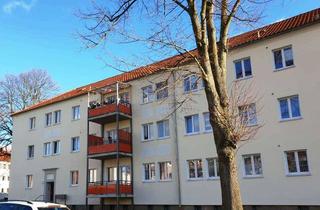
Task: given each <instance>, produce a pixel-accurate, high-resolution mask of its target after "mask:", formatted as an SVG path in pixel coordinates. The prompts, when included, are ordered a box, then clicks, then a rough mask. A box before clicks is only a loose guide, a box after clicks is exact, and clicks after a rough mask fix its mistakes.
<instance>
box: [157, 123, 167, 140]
mask: <svg viewBox="0 0 320 210" xmlns="http://www.w3.org/2000/svg"><path fill="white" fill-rule="evenodd" d="M157 127H158V138H165V137H168V136H170V133H169V120H163V121H159V122H157Z"/></svg>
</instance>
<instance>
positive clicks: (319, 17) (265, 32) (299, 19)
mask: <svg viewBox="0 0 320 210" xmlns="http://www.w3.org/2000/svg"><path fill="white" fill-rule="evenodd" d="M319 22H320V8H318V9H315V10H312V11H309V12H306V13H303V14H300V15H297V16H294V17H291V18H289V19H286V20H283V21H279V22H276V23H273V24H270V25H267V26H264V27H261V28H258V29H255V30H252V31H249V32H246V33H243V34H240V35H237V36H234V37H231V38H230V39H229V40H228V45H229V49H233V48H236V47H240V46H243V45H247V44H250V43H253V42H256V41H260V40H263V39H266V38H271V37H273V36H276V35H279V34H283V33H288V32H290V31H292V30H296V29H299V28H302V27H306V26H309V25H312V24H315V23H319ZM191 53H193V54H194V55H197V51H196V50H192V51H191ZM190 60H191V56H188V55H187V54H184V55H176V56H172V57H170V58H167V59H164V60H161V61H159V62H156V63H153V64H150V65H146V66H142V67H139V68H137V69H134V70H132V71H129V72H126V73H122V74H119V75H116V76H113V77H109V78H106V79H104V80H101V81H98V82H95V83H91V84H89V85H85V86H82V87H79V88H76V89H74V90H71V91H68V92H66V93H63V94H61V95H58V96H55V97H53V98H51V99H48V100H44V101H42V102H40V103H38V104H35V105H33V106H30V107H28V108H26V109H24V110H22V111H18V112H15V113H13V114H12V115H17V114H20V113H23V112H27V111H30V110H33V109H37V108H40V107H43V106H46V105H50V104H53V103H57V102H60V101H64V100H66V99H70V98H73V97H77V96H80V95H83V94H86V93H88V91H90V90H94V89H99V88H102V87H105V86H108V85H111V84H114V83H115V82H117V81H119V82H128V81H132V80H135V79H139V78H142V77H144V76H146V75H150V74H153V73H156V72H159V71H161V70H163V69H166V68H173V67H176V66H178V65H179V64H183V63H185V62H187V61H190Z"/></svg>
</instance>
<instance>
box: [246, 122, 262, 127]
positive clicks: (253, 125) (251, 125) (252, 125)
mask: <svg viewBox="0 0 320 210" xmlns="http://www.w3.org/2000/svg"><path fill="white" fill-rule="evenodd" d="M258 125H259V123H255V124H248V125H247V127H249V128H250V127H255V126H258Z"/></svg>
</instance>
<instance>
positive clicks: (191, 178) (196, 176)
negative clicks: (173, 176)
mask: <svg viewBox="0 0 320 210" xmlns="http://www.w3.org/2000/svg"><path fill="white" fill-rule="evenodd" d="M196 161H200V163H201V169H202V177H199V174H198V168H197V164H196ZM189 162H194V166H195V168H194V174H195V177H190V167H189ZM187 171H188V173H187V174H188V180H202V179H203V178H204V170H203V161H202V159H192V160H187Z"/></svg>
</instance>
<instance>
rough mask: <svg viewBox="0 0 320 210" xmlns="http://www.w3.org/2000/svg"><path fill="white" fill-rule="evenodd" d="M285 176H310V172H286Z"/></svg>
mask: <svg viewBox="0 0 320 210" xmlns="http://www.w3.org/2000/svg"><path fill="white" fill-rule="evenodd" d="M286 176H287V177H295V176H311V172H301V173H287V174H286Z"/></svg>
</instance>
